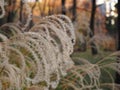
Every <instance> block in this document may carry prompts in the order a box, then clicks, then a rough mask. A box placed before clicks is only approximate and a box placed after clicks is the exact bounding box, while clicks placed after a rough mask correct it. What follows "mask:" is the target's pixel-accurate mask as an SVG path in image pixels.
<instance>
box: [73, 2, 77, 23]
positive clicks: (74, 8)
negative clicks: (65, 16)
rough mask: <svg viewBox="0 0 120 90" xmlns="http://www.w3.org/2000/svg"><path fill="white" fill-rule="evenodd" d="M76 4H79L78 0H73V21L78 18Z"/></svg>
mask: <svg viewBox="0 0 120 90" xmlns="http://www.w3.org/2000/svg"><path fill="white" fill-rule="evenodd" d="M76 4H77V2H76V0H73V12H72V14H73V18H72V21H73V22H74V21H75V20H76Z"/></svg>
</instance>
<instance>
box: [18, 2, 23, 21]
mask: <svg viewBox="0 0 120 90" xmlns="http://www.w3.org/2000/svg"><path fill="white" fill-rule="evenodd" d="M23 4H24V3H23V2H22V0H21V1H20V18H19V20H20V22H23Z"/></svg>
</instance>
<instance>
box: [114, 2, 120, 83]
mask: <svg viewBox="0 0 120 90" xmlns="http://www.w3.org/2000/svg"><path fill="white" fill-rule="evenodd" d="M117 11H118V18H117V34H118V35H117V36H118V38H117V44H118V45H117V50H118V51H119V50H120V0H118V4H117ZM118 57H119V58H120V56H118ZM118 63H120V61H119V62H118ZM115 82H116V83H118V84H120V75H119V74H118V73H116V80H115Z"/></svg>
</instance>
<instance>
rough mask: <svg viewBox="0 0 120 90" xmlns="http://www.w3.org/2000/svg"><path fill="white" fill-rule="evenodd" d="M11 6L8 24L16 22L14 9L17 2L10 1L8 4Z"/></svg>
mask: <svg viewBox="0 0 120 90" xmlns="http://www.w3.org/2000/svg"><path fill="white" fill-rule="evenodd" d="M8 3H9V4H8V5H9V6H8V8H9V10H8V12H7V13H8V17H7V22H13V21H14V18H15V15H16V12H15V10H14V8H15V4H16V0H9V2H8Z"/></svg>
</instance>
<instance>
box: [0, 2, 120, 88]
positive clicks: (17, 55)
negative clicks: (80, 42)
mask: <svg viewBox="0 0 120 90" xmlns="http://www.w3.org/2000/svg"><path fill="white" fill-rule="evenodd" d="M3 1H4V0H3ZM24 3H25V5H26V4H27V3H26V1H25V0H24ZM0 6H1V8H3V6H4V3H2V4H0ZM26 8H29V6H28V5H27V6H26ZM2 11H3V12H4V9H2ZM29 11H30V8H29ZM30 15H31V13H29V15H28V18H29V20H28V21H27V22H26V24H25V26H24V27H21V26H20V25H19V24H15V23H6V24H5V25H2V26H1V27H0V90H31V89H32V90H34V89H38V90H53V89H56V88H57V87H58V88H57V89H59V90H105V89H106V87H107V88H108V86H109V88H110V90H116V88H118V87H119V85H118V84H115V83H114V77H113V76H112V73H111V72H110V70H114V71H116V72H118V73H119V72H120V66H119V63H117V61H119V57H118V56H119V55H120V52H119V51H118V52H114V53H112V54H110V55H108V56H105V57H102V58H100V60H99V61H96V62H95V63H91V62H89V58H88V60H86V59H85V58H79V57H75V58H73V59H72V58H71V57H70V56H71V54H72V53H73V46H74V44H75V34H74V28H73V25H72V23H71V21H70V19H69V18H68V17H67V16H64V15H52V16H47V17H43V18H41V19H40V22H39V23H37V24H35V25H34V26H33V27H32V28H31V29H29V30H26V29H27V26H28V25H29V23H30V20H31V17H30ZM1 17H3V16H2V14H1ZM1 17H0V18H1ZM75 60H76V61H77V62H79V63H77V64H76V61H75ZM109 69H110V70H109ZM104 73H106V75H105V76H106V77H108V78H109V80H108V82H107V81H106V82H103V81H102V77H101V76H104Z"/></svg>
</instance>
